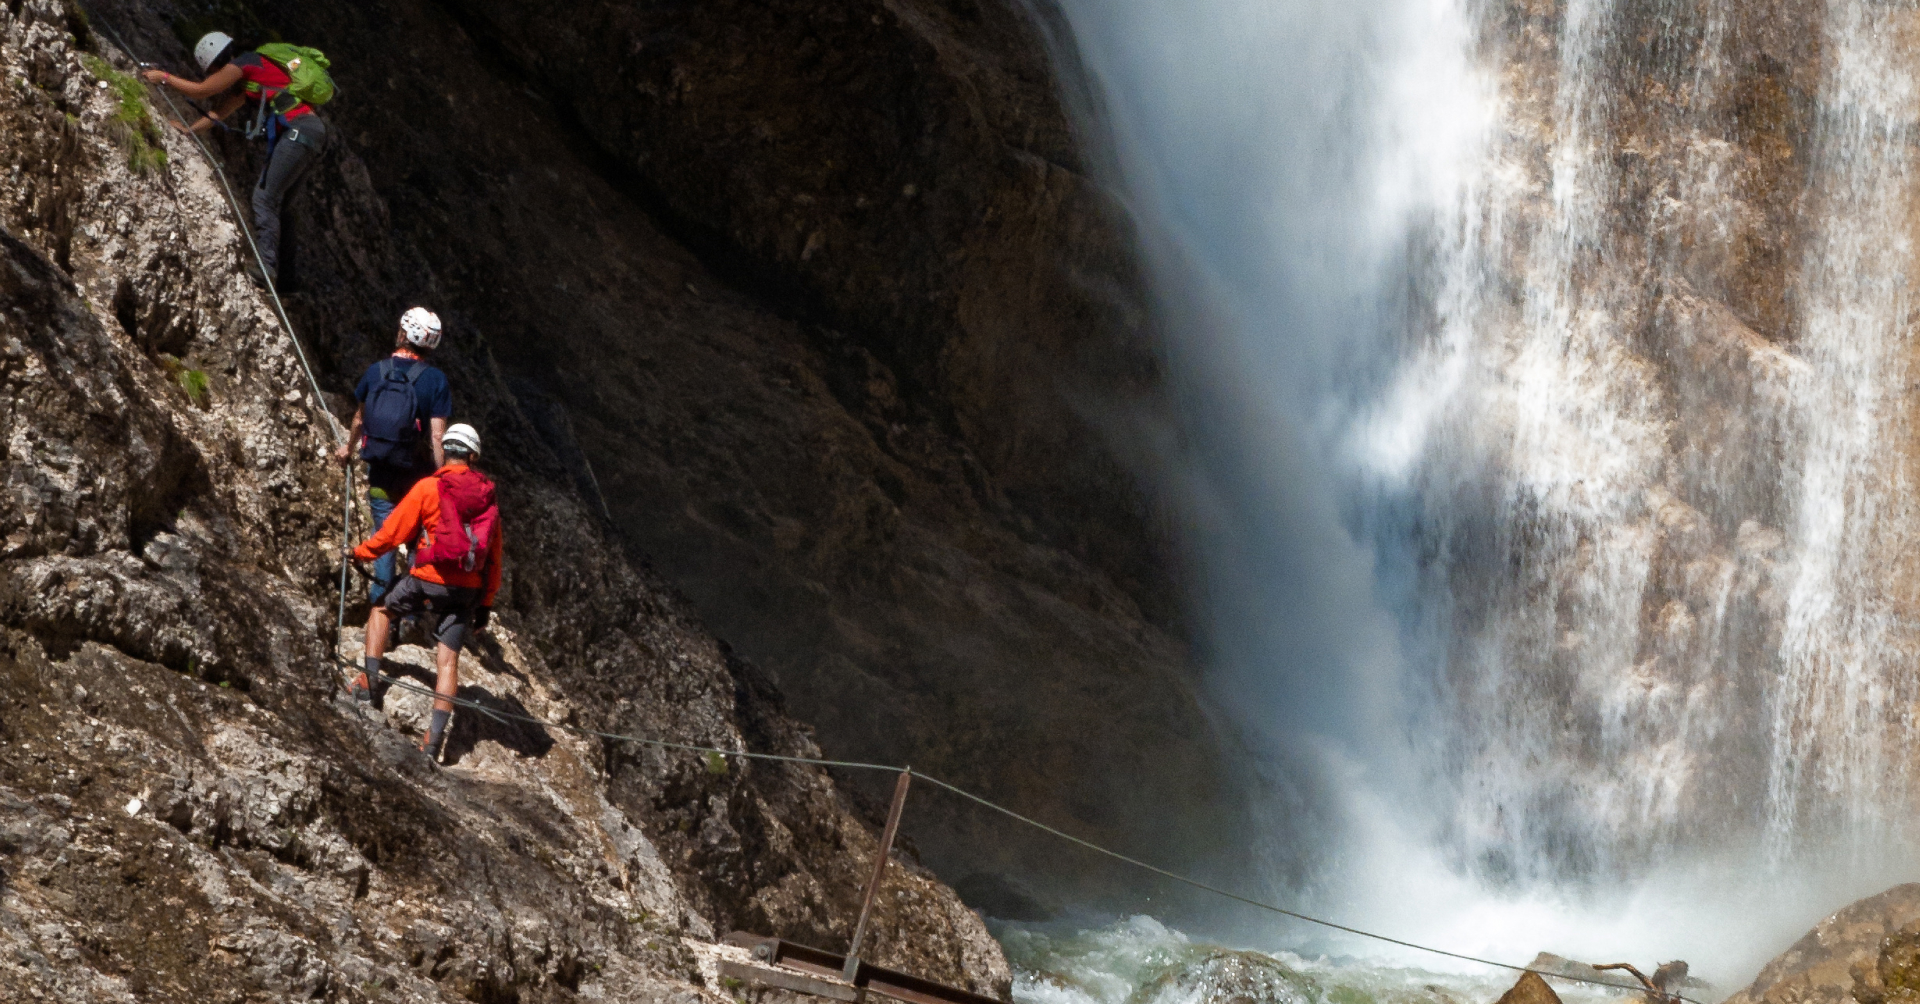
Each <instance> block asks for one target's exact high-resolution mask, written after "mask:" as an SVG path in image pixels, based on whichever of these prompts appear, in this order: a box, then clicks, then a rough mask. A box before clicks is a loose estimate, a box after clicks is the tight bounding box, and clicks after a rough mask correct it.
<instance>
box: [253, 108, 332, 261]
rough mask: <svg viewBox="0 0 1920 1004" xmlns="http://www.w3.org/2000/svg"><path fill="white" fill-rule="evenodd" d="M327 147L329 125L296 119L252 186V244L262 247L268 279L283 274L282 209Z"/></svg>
mask: <svg viewBox="0 0 1920 1004" xmlns="http://www.w3.org/2000/svg"><path fill="white" fill-rule="evenodd" d="M326 145H327V124H326V123H325V122H322V121H320V116H318V115H302V116H301V117H299V118H297V119H294V120H293V123H292V124H291V125H289V126H288V127H287V131H286V132H283V133H281V134H280V140H279V142H277V143H275V144H274V145H273V159H272V160H269V161H267V169H266V170H265V171H262V172H261V173H260V183H259V184H257V185H255V186H253V241H254V243H255V244H257V245H259V248H260V258H261V261H262V262H263V263H264V264H265V265H266V267H267V275H269V276H273V277H276V278H277V277H278V276H279V273H280V208H281V207H282V206H284V205H286V202H287V193H288V192H289V191H291V190H292V189H293V183H294V182H296V181H299V180H300V176H301V175H303V174H305V173H307V168H310V167H312V166H313V162H314V161H315V160H317V159H318V158H319V157H320V150H321V148H323V147H325V146H326Z"/></svg>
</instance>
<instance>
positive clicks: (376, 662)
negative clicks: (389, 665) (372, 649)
mask: <svg viewBox="0 0 1920 1004" xmlns="http://www.w3.org/2000/svg"><path fill="white" fill-rule="evenodd" d="M379 680H380V656H377V655H370V656H367V682H368V683H378V682H379Z"/></svg>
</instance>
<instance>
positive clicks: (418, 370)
mask: <svg viewBox="0 0 1920 1004" xmlns="http://www.w3.org/2000/svg"><path fill="white" fill-rule="evenodd" d="M389 358H391V357H389ZM426 371H427V361H426V360H425V359H415V360H414V361H413V365H412V366H409V367H407V382H408V383H418V382H419V381H420V374H422V373H425V372H426Z"/></svg>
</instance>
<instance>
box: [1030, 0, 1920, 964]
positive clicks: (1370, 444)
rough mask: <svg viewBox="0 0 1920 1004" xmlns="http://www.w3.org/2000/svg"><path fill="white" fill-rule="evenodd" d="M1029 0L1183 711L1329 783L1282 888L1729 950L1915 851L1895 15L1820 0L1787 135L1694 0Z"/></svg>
mask: <svg viewBox="0 0 1920 1004" xmlns="http://www.w3.org/2000/svg"><path fill="white" fill-rule="evenodd" d="M1064 7H1065V9H1066V12H1067V15H1068V19H1069V21H1070V22H1071V26H1072V33H1073V40H1072V41H1073V44H1075V45H1076V46H1077V49H1078V53H1079V56H1080V61H1081V62H1082V63H1083V64H1084V65H1085V66H1087V67H1088V70H1089V73H1090V75H1091V77H1092V78H1093V79H1092V83H1093V89H1094V91H1095V93H1097V94H1098V95H1099V97H1100V107H1101V110H1102V116H1101V124H1102V125H1103V127H1104V128H1105V129H1106V130H1107V131H1108V132H1107V133H1106V134H1109V135H1111V137H1112V139H1113V148H1114V149H1113V151H1112V152H1113V155H1114V157H1113V159H1114V163H1115V165H1116V172H1117V174H1118V181H1119V183H1120V185H1121V187H1122V188H1123V189H1124V190H1125V192H1126V193H1127V195H1128V197H1129V199H1130V201H1131V203H1132V205H1133V207H1134V209H1135V211H1136V214H1137V216H1138V218H1139V220H1140V222H1141V224H1142V231H1143V233H1144V234H1145V235H1146V245H1147V253H1148V257H1149V259H1150V262H1151V264H1152V265H1153V267H1154V269H1155V271H1156V274H1157V275H1158V277H1159V278H1160V281H1161V285H1162V290H1163V292H1164V294H1165V296H1164V299H1165V302H1166V304H1167V310H1166V311H1165V316H1166V318H1167V328H1168V332H1167V341H1168V356H1169V360H1170V363H1171V366H1170V369H1171V371H1172V373H1173V382H1174V384H1175V394H1176V397H1177V398H1178V400H1179V402H1180V404H1181V406H1182V408H1183V415H1182V419H1183V421H1184V422H1185V423H1186V426H1187V428H1186V430H1185V432H1186V433H1187V437H1186V438H1187V440H1188V441H1190V442H1191V443H1193V444H1194V446H1193V448H1192V450H1191V451H1190V452H1189V453H1188V454H1186V455H1183V456H1180V457H1171V458H1169V459H1168V470H1169V472H1170V473H1169V477H1168V481H1169V486H1170V491H1171V492H1172V494H1173V495H1174V496H1175V497H1176V499H1177V500H1179V501H1181V502H1183V503H1184V504H1185V505H1186V507H1187V512H1188V514H1189V517H1190V518H1189V527H1188V535H1189V543H1190V544H1191V545H1192V547H1193V549H1194V550H1195V552H1196V554H1197V558H1198V563H1199V565H1200V567H1201V568H1202V570H1203V572H1204V585H1203V587H1202V589H1201V594H1200V596H1199V597H1198V598H1197V600H1196V609H1197V614H1198V617H1197V619H1198V622H1199V628H1200V630H1201V632H1202V634H1203V643H1204V645H1205V646H1206V649H1207V657H1208V659H1209V663H1210V666H1209V669H1210V672H1211V674H1212V679H1213V683H1214V687H1215V693H1216V696H1217V698H1218V700H1219V703H1220V704H1221V706H1222V707H1225V708H1227V709H1230V710H1231V711H1232V712H1233V713H1235V714H1237V715H1238V716H1239V720H1240V723H1241V724H1242V725H1243V726H1245V727H1246V728H1247V729H1248V730H1249V731H1250V732H1252V733H1253V734H1254V735H1255V736H1256V738H1257V739H1258V740H1260V741H1263V742H1264V743H1266V748H1267V750H1268V752H1270V753H1271V754H1272V756H1273V757H1274V760H1275V762H1276V763H1279V764H1283V765H1284V769H1286V770H1288V771H1290V772H1292V773H1294V774H1296V775H1297V774H1301V773H1307V774H1311V775H1313V777H1312V779H1311V780H1310V781H1306V782H1302V783H1311V784H1317V785H1319V786H1320V787H1321V788H1323V789H1325V790H1327V791H1329V792H1331V793H1332V794H1331V795H1330V796H1329V797H1327V798H1325V799H1322V800H1321V801H1322V803H1323V804H1331V805H1334V806H1335V807H1336V808H1335V810H1334V811H1333V812H1331V813H1330V814H1329V815H1328V818H1323V819H1312V820H1300V819H1285V820H1279V819H1276V826H1277V827H1279V826H1282V825H1284V828H1285V832H1286V834H1287V839H1286V840H1283V841H1279V842H1278V843H1279V844H1281V845H1283V846H1284V847H1285V848H1286V849H1288V850H1290V851H1291V852H1292V853H1293V854H1294V855H1295V859H1293V860H1288V861H1285V862H1280V863H1276V868H1275V871H1274V874H1275V875H1276V876H1282V875H1284V876H1288V877H1289V878H1288V879H1287V881H1288V882H1289V883H1290V884H1291V885H1292V887H1291V888H1287V889H1280V890H1275V892H1277V893H1280V894H1291V895H1295V896H1298V895H1300V894H1302V893H1305V892H1311V893H1315V894H1317V896H1318V905H1321V906H1324V907H1326V908H1328V909H1330V910H1332V911H1333V912H1335V913H1338V914H1340V915H1341V918H1342V919H1345V920H1349V921H1354V922H1361V923H1370V924H1372V925H1373V926H1377V927H1380V928H1383V929H1386V930H1388V931H1389V932H1390V933H1395V934H1399V935H1402V936H1407V937H1417V938H1426V939H1429V940H1432V941H1434V942H1436V943H1439V944H1443V945H1445V946H1446V947H1450V948H1456V949H1459V950H1463V951H1501V952H1506V953H1508V954H1510V955H1512V954H1515V953H1518V954H1519V956H1520V960H1521V961H1524V958H1525V956H1526V955H1527V954H1529V953H1530V952H1531V951H1533V950H1535V949H1552V950H1555V951H1563V952H1582V951H1587V950H1589V949H1591V950H1593V951H1595V952H1637V953H1639V956H1638V957H1641V958H1652V957H1653V956H1654V955H1655V954H1660V955H1662V956H1665V955H1670V954H1673V953H1675V952H1676V951H1679V950H1681V949H1683V948H1684V949H1685V950H1687V951H1691V952H1695V953H1696V955H1697V954H1698V953H1700V952H1706V953H1715V952H1718V953H1719V959H1718V961H1719V962H1720V963H1721V964H1720V965H1718V966H1716V965H1714V962H1715V961H1716V960H1714V959H1706V960H1703V961H1704V962H1705V963H1706V965H1707V966H1708V968H1709V969H1710V970H1716V969H1717V970H1719V971H1718V972H1717V973H1716V975H1719V976H1721V977H1722V978H1733V977H1737V976H1739V975H1741V974H1742V973H1746V974H1750V973H1751V970H1752V967H1753V966H1755V965H1757V963H1758V962H1759V961H1761V958H1760V953H1763V952H1767V951H1770V950H1772V949H1774V948H1777V947H1780V946H1781V945H1784V943H1785V940H1787V939H1789V938H1790V937H1791V936H1792V935H1793V934H1796V933H1797V932H1798V931H1800V930H1803V929H1804V928H1805V926H1806V925H1807V924H1808V923H1810V922H1811V921H1812V920H1813V919H1815V918H1817V916H1818V915H1819V913H1822V912H1824V911H1825V910H1827V909H1831V908H1834V907H1837V906H1839V905H1842V903H1843V902H1844V901H1845V899H1846V898H1850V897H1852V896H1855V895H1860V894H1865V893H1870V892H1874V891H1878V889H1879V888H1880V887H1882V886H1883V885H1884V884H1886V883H1888V882H1890V881H1892V880H1896V879H1898V878H1905V877H1912V876H1909V875H1906V874H1904V871H1905V870H1908V869H1907V866H1906V865H1904V864H1903V861H1904V860H1905V859H1904V856H1903V854H1902V852H1903V850H1904V849H1905V848H1906V846H1907V845H1906V841H1907V840H1908V837H1909V834H1908V832H1907V829H1908V828H1907V827H1906V826H1905V825H1903V823H1902V822H1901V821H1902V820H1903V819H1904V818H1905V817H1906V816H1907V815H1909V814H1910V813H1911V812H1912V811H1913V809H1914V808H1915V806H1914V802H1913V795H1914V791H1913V789H1912V785H1911V784H1910V782H1909V780H1908V779H1909V776H1910V774H1911V769H1910V768H1911V761H1912V759H1913V757H1912V752H1911V751H1912V740H1913V738H1914V737H1913V735H1912V718H1913V715H1914V708H1915V704H1916V700H1920V687H1916V686H1915V685H1914V684H1912V683H1910V682H1908V681H1909V679H1910V678H1911V677H1912V676H1913V673H1912V672H1911V671H1910V670H1909V669H1908V660H1909V657H1910V655H1911V654H1912V653H1914V652H1915V648H1916V646H1915V645H1914V631H1913V629H1912V627H1910V626H1909V622H1910V621H1911V620H1912V619H1913V618H1912V615H1911V614H1910V613H1905V611H1910V610H1911V609H1912V608H1913V606H1914V602H1915V601H1914V598H1913V596H1912V594H1913V592H1914V586H1913V583H1914V582H1915V576H1914V571H1915V569H1913V568H1912V562H1911V561H1910V560H1909V559H1907V558H1906V557H1905V556H1906V555H1907V554H1909V553H1911V552H1913V551H1914V550H1915V546H1916V544H1920V541H1916V540H1915V527H1914V524H1913V519H1912V515H1911V511H1910V510H1911V507H1910V506H1909V505H1908V504H1907V502H1906V491H1905V486H1906V485H1907V483H1908V477H1907V474H1906V462H1907V461H1906V459H1905V458H1906V455H1907V452H1908V450H1909V449H1910V448H1909V447H1908V445H1907V443H1906V440H1907V439H1908V438H1909V437H1910V436H1911V431H1910V427H1909V415H1908V414H1907V410H1906V406H1905V403H1904V398H1905V395H1906V394H1907V392H1908V388H1907V385H1906V381H1907V373H1908V371H1909V368H1908V366H1907V363H1906V356H1907V350H1906V337H1905V333H1906V327H1907V324H1908V317H1907V315H1908V312H1909V310H1910V309H1911V308H1912V304H1911V302H1910V300H1911V294H1910V280H1909V276H1910V273H1911V272H1912V268H1913V264H1914V263H1913V260H1912V259H1913V255H1912V249H1911V247H1910V246H1909V245H1910V239H1909V236H1908V234H1909V230H1910V224H1909V219H1910V215H1909V213H1910V210H1909V207H1910V205H1911V202H1912V198H1913V194H1914V193H1913V191H1912V178H1911V164H1910V159H1911V156H1912V154H1911V153H1910V150H1909V147H1910V145H1911V141H1912V140H1913V139H1914V137H1915V135H1916V131H1915V130H1916V119H1915V116H1916V113H1917V112H1920V101H1916V97H1920V92H1917V91H1916V89H1915V85H1914V78H1913V67H1912V66H1911V65H1910V64H1911V60H1910V59H1908V58H1906V57H1904V56H1903V55H1902V53H1901V50H1900V48H1899V46H1898V38H1897V37H1896V36H1895V33H1894V28H1895V26H1896V21H1897V20H1898V19H1900V18H1903V17H1905V16H1906V12H1904V11H1903V10H1898V9H1895V8H1894V7H1893V6H1892V5H1885V4H1875V3H1872V2H1870V0H1831V2H1830V4H1829V7H1828V9H1827V10H1826V11H1825V12H1824V15H1818V14H1815V15H1809V23H1810V24H1811V25H1813V26H1815V27H1817V29H1818V31H1819V32H1820V39H1821V41H1820V46H1819V51H1820V57H1819V58H1818V59H1817V60H1814V59H1813V58H1812V57H1806V60H1805V61H1806V62H1807V63H1808V64H1809V65H1810V66H1814V67H1817V68H1818V84H1817V87H1816V88H1815V89H1814V90H1813V91H1812V92H1811V94H1812V99H1813V100H1812V106H1813V109H1814V110H1813V111H1812V113H1811V115H1810V116H1808V121H1809V122H1810V123H1811V125H1810V128H1807V129H1805V130H1803V132H1802V133H1801V134H1799V135H1798V136H1797V138H1796V137H1795V136H1793V135H1786V134H1784V133H1783V137H1784V138H1783V137H1774V136H1772V135H1771V134H1768V135H1761V134H1760V133H1759V132H1756V131H1755V130H1757V129H1758V128H1759V127H1757V126H1751V125H1750V123H1751V122H1752V121H1754V120H1756V119H1757V118H1758V117H1760V116H1762V113H1763V112H1764V109H1763V108H1760V107H1759V106H1758V105H1756V104H1755V102H1757V101H1760V100H1761V98H1760V97H1755V95H1761V96H1762V97H1764V95H1765V94H1766V93H1771V92H1769V91H1767V90H1766V88H1767V87H1776V88H1777V87H1780V86H1784V85H1781V84H1780V83H1779V80H1780V79H1782V74H1781V73H1778V72H1775V71H1767V70H1764V69H1755V66H1756V65H1759V63H1758V61H1757V60H1756V59H1755V57H1754V56H1753V53H1752V52H1751V51H1750V50H1752V49H1753V48H1754V47H1755V46H1756V45H1758V43H1755V42H1753V40H1752V39H1750V38H1748V37H1746V36H1744V35H1741V34H1740V31H1739V30H1737V29H1739V25H1738V24H1737V23H1735V22H1734V21H1733V20H1731V18H1732V17H1733V16H1734V14H1735V13H1736V12H1734V11H1730V10H1728V9H1727V8H1725V6H1724V5H1716V4H1712V3H1698V4H1694V3H1682V2H1676V0H1666V2H1662V3H1655V4H1651V5H1645V4H1641V5H1628V4H1626V3H1624V0H1565V2H1564V3H1551V2H1545V0H1541V2H1531V0H1509V2H1505V3H1478V2H1472V0H1397V2H1393V3H1387V4H1382V5H1350V4H1337V3H1331V2H1324V0H1290V2H1282V3H1272V2H1259V3H1255V2H1249V0H1197V2H1195V3H1191V4H1183V5H1168V4H1161V3H1153V2H1150V0H1064ZM1742 46H1745V48H1741V47H1742ZM1769 58H1771V57H1769ZM1806 72H1807V73H1809V74H1812V73H1813V71H1812V70H1807V71H1806ZM1769 73H1771V74H1773V75H1771V76H1769V75H1768V74H1769ZM1784 100H1785V99H1782V101H1784ZM1740 102H1745V104H1739V103H1740ZM1730 103H1733V104H1734V105H1737V106H1738V107H1740V108H1742V109H1744V110H1743V111H1741V112H1739V113H1737V114H1731V115H1730V114H1729V112H1728V111H1727V108H1728V107H1729V106H1730ZM1756 109H1758V110H1756ZM1777 114H1779V115H1789V114H1791V113H1790V111H1786V112H1778V113H1777ZM1743 115H1744V116H1746V118H1742V117H1741V116H1743ZM1730 123H1731V124H1730ZM1740 129H1747V130H1748V132H1746V133H1741V132H1739V131H1738V130H1740ZM1796 143H1797V144H1798V145H1797V146H1796V145H1795V144H1796ZM1769 158H1773V159H1769ZM1780 158H1789V159H1790V160H1791V165H1790V166H1789V167H1787V168H1782V167H1780V164H1781V163H1786V161H1783V160H1780ZM1756 178H1757V179H1761V180H1759V181H1756V180H1755V179H1756ZM1767 185H1773V186H1776V187H1778V186H1782V185H1786V186H1803V187H1804V194H1803V195H1802V196H1801V197H1800V198H1799V200H1798V202H1797V205H1798V206H1799V207H1800V208H1799V210H1798V212H1797V213H1791V212H1786V211H1783V210H1779V209H1778V208H1777V206H1775V203H1777V202H1778V201H1779V200H1778V199H1775V200H1774V201H1773V202H1769V201H1768V200H1769V199H1770V198H1772V196H1770V195H1769V190H1768V189H1767V187H1766V186H1767ZM1769 256H1772V257H1769ZM1756 277H1758V278H1756ZM1769 284H1771V286H1770V285H1769ZM1772 287H1785V290H1784V292H1783V291H1782V290H1781V289H1779V288H1772ZM1302 875H1304V876H1307V878H1306V879H1305V880H1304V881H1301V880H1299V879H1298V876H1302ZM1759 876H1764V880H1763V881H1764V883H1765V888H1766V889H1767V893H1768V894H1767V895H1766V896H1765V897H1763V898H1762V899H1760V900H1755V899H1753V898H1752V897H1744V898H1743V896H1742V895H1741V894H1739V893H1738V892H1737V891H1736V890H1738V889H1740V888H1751V887H1752V886H1753V883H1754V879H1755V878H1756V877H1759ZM1276 881H1278V880H1277V879H1276ZM1296 901H1297V900H1296ZM1342 911H1345V912H1342ZM1623 915H1626V916H1631V917H1632V921H1631V922H1630V923H1628V922H1623V921H1621V919H1620V918H1621V917H1622V916H1623ZM1413 928H1417V929H1413ZM1705 932H1711V933H1705ZM1543 940H1551V941H1552V942H1553V943H1551V944H1546V943H1541V942H1542V941H1543ZM1742 967H1745V968H1744V969H1743V968H1742Z"/></svg>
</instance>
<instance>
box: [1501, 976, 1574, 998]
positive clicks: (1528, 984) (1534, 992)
mask: <svg viewBox="0 0 1920 1004" xmlns="http://www.w3.org/2000/svg"><path fill="white" fill-rule="evenodd" d="M1494 1004H1560V995H1559V994H1557V993H1554V992H1553V987H1551V986H1548V985H1547V981H1546V980H1543V979H1541V978H1540V974H1538V973H1521V974H1520V979H1518V980H1516V981H1515V982H1514V984H1513V986H1511V987H1509V988H1507V992H1506V993H1504V994H1501V995H1500V999H1499V1000H1498V1001H1495V1002H1494Z"/></svg>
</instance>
